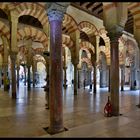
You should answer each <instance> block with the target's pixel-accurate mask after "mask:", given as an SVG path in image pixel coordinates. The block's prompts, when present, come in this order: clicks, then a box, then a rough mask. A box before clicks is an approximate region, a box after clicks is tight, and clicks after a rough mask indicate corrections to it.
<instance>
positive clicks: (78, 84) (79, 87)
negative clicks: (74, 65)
mask: <svg viewBox="0 0 140 140" xmlns="http://www.w3.org/2000/svg"><path fill="white" fill-rule="evenodd" d="M78 88H80V69H79V68H78Z"/></svg>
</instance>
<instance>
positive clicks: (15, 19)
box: [10, 11, 18, 23]
mask: <svg viewBox="0 0 140 140" xmlns="http://www.w3.org/2000/svg"><path fill="white" fill-rule="evenodd" d="M10 21H11V22H14V23H15V22H16V23H18V14H17V13H16V12H14V11H12V12H10Z"/></svg>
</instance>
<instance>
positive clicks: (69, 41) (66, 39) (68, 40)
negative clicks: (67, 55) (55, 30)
mask: <svg viewBox="0 0 140 140" xmlns="http://www.w3.org/2000/svg"><path fill="white" fill-rule="evenodd" d="M62 44H65V45H66V46H67V47H68V48H71V47H73V41H72V39H71V38H70V37H69V36H67V35H65V34H62Z"/></svg>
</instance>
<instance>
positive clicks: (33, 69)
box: [32, 65, 35, 87]
mask: <svg viewBox="0 0 140 140" xmlns="http://www.w3.org/2000/svg"><path fill="white" fill-rule="evenodd" d="M32 71H33V73H32V74H33V87H35V68H34V65H32Z"/></svg>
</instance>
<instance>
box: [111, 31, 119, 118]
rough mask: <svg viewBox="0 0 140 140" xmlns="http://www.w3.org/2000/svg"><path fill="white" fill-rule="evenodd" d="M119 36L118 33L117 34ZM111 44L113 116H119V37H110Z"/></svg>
mask: <svg viewBox="0 0 140 140" xmlns="http://www.w3.org/2000/svg"><path fill="white" fill-rule="evenodd" d="M116 34H117V33H116ZM110 38H111V39H110V44H111V65H110V92H111V103H112V110H113V111H112V115H113V116H118V115H119V48H118V45H119V42H118V36H117V35H114V34H113V35H112V36H111V37H110Z"/></svg>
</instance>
